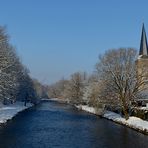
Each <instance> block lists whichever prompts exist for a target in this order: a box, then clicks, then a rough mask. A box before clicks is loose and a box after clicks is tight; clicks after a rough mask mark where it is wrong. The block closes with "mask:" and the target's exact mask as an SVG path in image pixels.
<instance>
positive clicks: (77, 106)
mask: <svg viewBox="0 0 148 148" xmlns="http://www.w3.org/2000/svg"><path fill="white" fill-rule="evenodd" d="M75 107H76V108H78V109H80V110H84V111H86V112H89V113H92V114H97V113H96V110H95V108H94V107H89V106H87V105H76V106H75Z"/></svg>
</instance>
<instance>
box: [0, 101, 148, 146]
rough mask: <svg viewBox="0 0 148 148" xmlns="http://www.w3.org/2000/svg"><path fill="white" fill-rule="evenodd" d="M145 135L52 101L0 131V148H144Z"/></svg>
mask: <svg viewBox="0 0 148 148" xmlns="http://www.w3.org/2000/svg"><path fill="white" fill-rule="evenodd" d="M147 147H148V136H146V135H143V134H141V133H138V132H136V131H134V130H132V129H129V128H127V127H124V126H122V125H119V124H116V123H114V122H111V121H108V120H106V119H103V118H100V117H97V116H95V115H91V114H89V113H86V112H84V111H78V110H77V109H75V108H73V107H71V106H69V105H65V104H60V103H57V102H53V101H47V102H42V103H41V104H40V105H37V106H36V107H33V108H31V109H29V110H27V111H24V112H22V113H19V114H18V115H17V116H16V117H15V118H14V119H13V120H12V121H9V122H8V124H7V125H6V126H4V127H1V128H0V148H147Z"/></svg>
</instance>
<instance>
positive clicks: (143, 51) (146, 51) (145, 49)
mask: <svg viewBox="0 0 148 148" xmlns="http://www.w3.org/2000/svg"><path fill="white" fill-rule="evenodd" d="M139 55H141V56H148V46H147V37H146V32H145V28H144V23H143V26H142V34H141V43H140V52H139Z"/></svg>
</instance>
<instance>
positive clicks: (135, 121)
mask: <svg viewBox="0 0 148 148" xmlns="http://www.w3.org/2000/svg"><path fill="white" fill-rule="evenodd" d="M76 107H77V108H78V109H81V110H84V111H87V112H89V113H93V114H96V115H97V114H98V113H97V112H96V110H95V109H94V108H93V107H89V106H87V105H79V106H76ZM103 117H104V118H106V119H109V120H112V121H114V122H117V123H120V124H123V125H126V126H128V127H130V128H133V129H136V130H138V131H141V132H144V133H147V134H148V121H145V120H142V119H140V118H137V117H134V116H131V117H129V119H128V120H125V118H123V117H121V116H120V115H119V114H116V113H114V112H110V111H106V112H105V113H104V114H103Z"/></svg>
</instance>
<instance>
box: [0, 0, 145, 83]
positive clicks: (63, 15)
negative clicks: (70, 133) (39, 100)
mask: <svg viewBox="0 0 148 148" xmlns="http://www.w3.org/2000/svg"><path fill="white" fill-rule="evenodd" d="M147 8H148V1H147V0H130V1H129V0H124V1H123V0H12V1H11V0H0V25H6V26H7V30H8V33H9V35H10V36H11V43H12V44H13V45H14V46H15V47H16V48H17V52H18V54H19V55H20V57H21V59H22V62H23V63H24V64H25V65H26V66H27V67H28V68H29V69H30V72H31V75H32V76H33V77H35V78H37V79H39V80H40V81H41V82H43V83H48V84H50V83H53V82H55V81H57V80H59V79H61V78H62V77H65V78H67V77H68V76H69V75H70V74H72V73H74V72H76V71H87V72H88V73H90V72H92V71H93V70H94V65H95V63H96V62H97V60H98V55H99V54H101V53H103V52H104V51H105V50H107V49H110V48H119V47H135V48H137V49H138V48H139V44H140V35H141V27H142V23H143V22H144V23H145V27H146V30H148V9H147Z"/></svg>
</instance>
